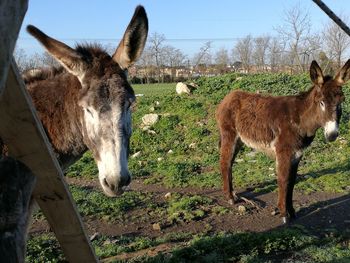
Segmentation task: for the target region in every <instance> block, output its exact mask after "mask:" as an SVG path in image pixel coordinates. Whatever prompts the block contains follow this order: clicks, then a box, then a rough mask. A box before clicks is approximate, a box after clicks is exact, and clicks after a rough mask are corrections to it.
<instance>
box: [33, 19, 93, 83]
mask: <svg viewBox="0 0 350 263" xmlns="http://www.w3.org/2000/svg"><path fill="white" fill-rule="evenodd" d="M27 31H28V33H29V34H31V35H32V36H33V37H35V38H36V39H37V40H38V41H39V42H40V43H41V44H42V45H43V46H44V47H45V48H46V50H47V51H48V52H49V53H50V54H51V55H52V56H53V57H54V58H55V59H56V60H57V61H58V62H60V63H61V64H62V65H63V66H64V67H65V68H66V69H67V70H68V71H69V72H70V73H72V74H73V75H75V76H77V77H79V76H82V75H83V73H84V69H85V67H86V63H85V62H84V61H83V59H82V58H81V55H80V54H79V53H78V52H77V51H75V50H74V49H72V48H70V47H69V46H67V45H66V44H64V43H62V42H59V41H57V40H56V39H53V38H51V37H49V36H47V35H46V34H44V33H43V32H42V31H41V30H39V29H38V28H36V27H35V26H32V25H29V26H27Z"/></svg>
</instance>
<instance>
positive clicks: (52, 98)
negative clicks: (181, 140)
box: [24, 6, 148, 196]
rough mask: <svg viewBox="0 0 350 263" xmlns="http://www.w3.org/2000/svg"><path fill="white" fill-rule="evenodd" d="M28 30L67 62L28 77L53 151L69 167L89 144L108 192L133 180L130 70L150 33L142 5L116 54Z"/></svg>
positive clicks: (116, 189) (35, 29)
mask: <svg viewBox="0 0 350 263" xmlns="http://www.w3.org/2000/svg"><path fill="white" fill-rule="evenodd" d="M27 31H28V32H29V33H30V34H31V35H33V36H34V37H35V38H36V39H37V40H38V41H39V42H40V43H41V44H42V45H43V46H44V47H45V48H46V50H47V51H48V52H49V53H50V54H51V55H52V56H53V57H54V58H55V59H56V60H57V61H58V62H60V64H61V65H62V66H63V67H61V68H51V69H49V70H44V69H40V70H37V69H35V70H31V71H29V72H27V73H26V74H25V75H24V80H25V83H26V86H27V88H28V91H29V93H30V95H31V96H32V99H33V102H34V104H35V107H36V110H37V112H38V114H39V117H40V119H41V121H42V123H43V126H44V128H45V130H46V132H47V135H48V137H49V138H50V141H51V143H52V146H53V148H54V151H55V152H56V154H57V157H58V159H59V161H60V163H61V164H62V167H63V168H66V167H67V166H68V165H69V164H71V163H73V162H74V161H76V160H77V159H79V158H80V157H81V156H82V154H83V153H84V152H85V151H86V150H87V149H90V150H91V152H92V154H93V157H94V159H95V161H96V163H97V166H98V170H99V181H100V184H101V185H102V188H103V190H104V192H105V194H106V195H108V196H116V195H118V194H120V193H122V192H123V188H124V187H125V186H127V185H128V184H129V183H130V181H131V177H130V173H129V171H128V147H129V139H130V136H131V109H130V106H131V104H132V103H133V102H134V100H135V94H134V91H133V89H132V88H131V86H130V85H129V83H128V82H127V76H126V71H127V69H128V67H129V66H130V65H131V64H132V63H133V62H135V61H136V60H137V59H138V58H139V57H140V55H141V53H142V51H143V48H144V46H145V42H146V39H147V33H148V20H147V15H146V12H145V9H144V8H143V7H142V6H138V7H137V8H136V10H135V13H134V15H133V17H132V19H131V21H130V24H129V26H128V27H127V29H126V31H125V33H124V36H123V39H122V40H121V42H120V44H119V46H118V48H117V49H116V51H115V53H114V55H113V56H110V55H108V54H107V52H106V51H104V50H103V49H102V48H101V47H99V46H97V45H79V46H77V47H76V48H75V49H73V48H70V47H69V46H67V45H65V44H64V43H61V42H59V41H57V40H55V39H53V38H51V37H49V36H47V35H45V34H44V33H43V32H41V31H40V30H39V29H37V28H36V27H34V26H31V25H29V26H28V27H27Z"/></svg>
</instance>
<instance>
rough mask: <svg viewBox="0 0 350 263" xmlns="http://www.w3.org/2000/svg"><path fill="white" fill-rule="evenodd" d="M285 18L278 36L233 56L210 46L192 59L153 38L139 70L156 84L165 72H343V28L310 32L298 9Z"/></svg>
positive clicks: (249, 41)
mask: <svg viewBox="0 0 350 263" xmlns="http://www.w3.org/2000/svg"><path fill="white" fill-rule="evenodd" d="M283 17H284V21H283V24H282V25H280V26H278V27H276V28H275V33H276V34H275V36H271V35H269V34H266V35H261V36H258V37H253V36H251V35H247V36H245V37H243V38H241V39H239V40H238V41H237V42H236V43H235V44H234V45H233V48H232V50H228V49H226V48H221V49H219V50H217V51H216V52H215V53H213V52H212V43H211V42H206V43H204V45H203V46H202V47H201V48H200V50H199V51H198V52H197V53H196V54H194V55H193V56H192V58H189V57H187V56H186V55H184V54H183V53H182V52H181V50H179V49H176V48H174V47H172V46H168V45H165V42H166V39H165V37H164V35H161V34H158V33H153V34H152V35H151V36H150V38H149V42H148V46H147V48H146V50H145V52H144V54H143V57H142V59H141V60H140V62H139V63H138V65H139V66H140V67H141V68H142V69H143V71H142V72H143V74H144V75H145V77H146V78H148V77H149V76H150V75H151V76H152V77H155V78H157V79H158V81H162V76H163V78H164V72H162V71H164V69H165V68H167V67H185V68H188V77H191V76H193V75H194V74H212V73H213V74H220V73H224V72H227V71H232V70H240V71H244V72H251V71H254V72H257V71H258V72H262V71H272V72H278V71H288V72H291V73H295V72H305V71H307V70H308V67H309V65H310V63H311V61H312V60H313V59H316V60H318V61H319V62H320V64H321V65H322V66H323V67H324V68H325V71H326V72H328V73H331V72H332V71H334V70H335V69H337V68H339V67H340V65H341V64H342V62H343V60H344V59H345V55H346V54H347V51H348V49H349V46H350V39H349V36H348V35H346V33H345V32H343V31H342V29H341V28H339V27H338V26H337V25H336V24H335V23H334V22H332V21H330V22H329V23H328V24H327V25H326V26H325V27H324V29H323V31H322V32H319V33H315V32H312V25H311V19H310V16H309V14H308V13H307V12H305V11H304V10H303V9H302V7H301V6H300V5H297V6H294V7H292V8H290V9H288V10H286V11H285V12H284V16H283ZM342 20H343V21H346V20H347V19H346V18H344V17H343V18H342Z"/></svg>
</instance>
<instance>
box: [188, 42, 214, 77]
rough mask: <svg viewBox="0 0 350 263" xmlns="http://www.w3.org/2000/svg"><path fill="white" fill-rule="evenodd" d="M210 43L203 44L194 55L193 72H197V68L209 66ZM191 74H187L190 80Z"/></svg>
mask: <svg viewBox="0 0 350 263" xmlns="http://www.w3.org/2000/svg"><path fill="white" fill-rule="evenodd" d="M211 59H212V58H211V42H210V41H208V42H205V43H204V45H203V46H202V47H201V48H200V50H199V52H198V53H196V54H194V56H193V59H192V65H193V71H195V70H197V69H198V67H199V66H203V65H206V66H208V65H209V64H211ZM191 77H192V72H191V73H190V74H189V78H190V79H191Z"/></svg>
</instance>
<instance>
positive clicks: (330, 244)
mask: <svg viewBox="0 0 350 263" xmlns="http://www.w3.org/2000/svg"><path fill="white" fill-rule="evenodd" d="M349 237H350V236H349V232H347V233H346V234H344V233H343V234H342V235H341V234H340V233H337V232H328V235H327V236H325V237H322V238H320V237H316V236H314V235H312V234H310V233H308V231H307V230H306V229H304V228H302V227H298V226H295V227H290V228H284V229H279V230H273V231H270V232H265V233H249V232H246V233H224V232H221V233H216V234H212V235H208V233H202V234H197V235H193V234H191V233H190V232H187V233H171V234H166V235H164V236H163V237H159V238H150V237H140V236H139V237H126V236H119V237H117V238H115V237H108V236H99V237H98V238H97V239H96V240H94V241H93V242H92V244H93V246H94V248H95V251H96V254H97V256H98V257H100V258H107V257H111V256H115V255H118V254H121V253H123V252H134V251H139V250H141V249H146V248H150V247H154V246H157V245H159V244H164V243H169V242H172V243H174V244H175V245H176V244H177V246H175V248H174V249H173V250H172V251H171V253H168V254H159V255H157V256H155V257H148V256H142V257H139V258H134V259H131V260H129V261H128V262H149V263H151V262H152V263H156V262H157V263H158V262H169V263H170V262H174V263H175V262H214V263H215V262H252V263H253V262H282V261H283V260H289V261H284V262H339V263H340V262H344V263H345V262H349V259H350V241H349V240H350V239H349ZM184 244H186V246H184ZM26 260H27V262H38V263H39V262H52V263H54V262H55V263H56V262H65V261H64V257H63V254H62V252H61V251H60V249H59V245H58V243H57V241H56V240H55V238H54V236H53V235H51V234H45V235H41V236H35V237H32V238H31V239H30V240H29V241H28V248H27V258H26ZM124 262H125V261H124Z"/></svg>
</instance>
